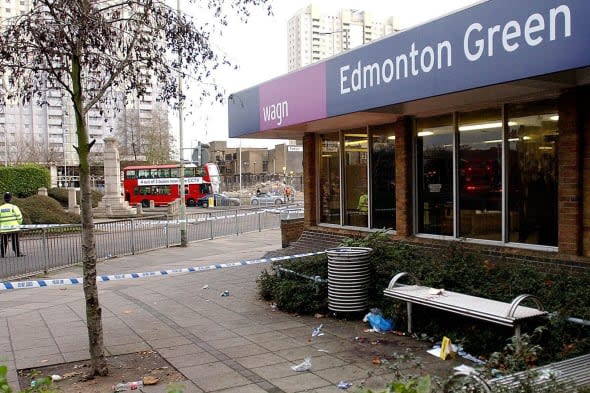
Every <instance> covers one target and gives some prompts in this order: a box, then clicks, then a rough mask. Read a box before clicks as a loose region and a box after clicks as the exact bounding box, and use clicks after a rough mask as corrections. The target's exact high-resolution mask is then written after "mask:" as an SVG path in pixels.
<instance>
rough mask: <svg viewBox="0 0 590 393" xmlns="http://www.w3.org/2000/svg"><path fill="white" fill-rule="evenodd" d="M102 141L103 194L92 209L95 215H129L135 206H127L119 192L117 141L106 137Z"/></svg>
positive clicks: (119, 167)
mask: <svg viewBox="0 0 590 393" xmlns="http://www.w3.org/2000/svg"><path fill="white" fill-rule="evenodd" d="M103 141H104V190H105V195H104V196H103V197H102V200H101V201H100V202H99V203H98V207H97V208H96V209H94V213H95V215H97V216H100V215H104V216H107V217H110V216H129V215H135V214H137V212H136V210H135V208H132V207H129V204H128V203H127V202H126V201H125V200H124V198H123V195H122V193H121V163H120V160H119V149H118V141H117V139H116V138H113V137H106V138H104V139H103Z"/></svg>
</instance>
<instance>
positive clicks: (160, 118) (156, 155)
mask: <svg viewBox="0 0 590 393" xmlns="http://www.w3.org/2000/svg"><path fill="white" fill-rule="evenodd" d="M174 142H175V139H174V136H172V134H170V123H169V121H168V114H167V112H166V111H164V110H161V109H158V110H154V111H153V112H152V117H151V121H150V122H149V124H145V126H144V127H142V133H141V146H142V152H143V154H144V155H145V158H146V160H147V161H148V162H149V163H151V164H166V163H167V162H170V160H171V159H172V151H173V150H174Z"/></svg>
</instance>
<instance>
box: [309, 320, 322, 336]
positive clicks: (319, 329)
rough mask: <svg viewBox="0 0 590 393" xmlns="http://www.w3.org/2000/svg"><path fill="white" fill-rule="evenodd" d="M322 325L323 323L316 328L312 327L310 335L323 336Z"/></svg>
mask: <svg viewBox="0 0 590 393" xmlns="http://www.w3.org/2000/svg"><path fill="white" fill-rule="evenodd" d="M323 326H324V324H323V323H322V324H321V325H320V326H318V327H317V328H314V329H313V331H312V332H311V337H318V336H323V335H324V333H323V332H322V327H323Z"/></svg>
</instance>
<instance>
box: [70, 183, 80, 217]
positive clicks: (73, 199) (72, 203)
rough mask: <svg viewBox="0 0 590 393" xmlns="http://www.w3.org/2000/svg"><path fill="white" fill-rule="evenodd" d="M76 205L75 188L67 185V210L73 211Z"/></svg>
mask: <svg viewBox="0 0 590 393" xmlns="http://www.w3.org/2000/svg"><path fill="white" fill-rule="evenodd" d="M77 205H78V201H77V199H76V189H75V188H74V187H68V211H69V212H73V211H74V209H75V208H76V206H77Z"/></svg>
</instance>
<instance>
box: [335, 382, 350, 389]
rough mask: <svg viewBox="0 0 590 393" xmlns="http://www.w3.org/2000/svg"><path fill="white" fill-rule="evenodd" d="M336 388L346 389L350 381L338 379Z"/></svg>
mask: <svg viewBox="0 0 590 393" xmlns="http://www.w3.org/2000/svg"><path fill="white" fill-rule="evenodd" d="M337 386H338V389H348V388H349V387H351V386H352V383H350V382H348V381H340V382H338V385H337Z"/></svg>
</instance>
